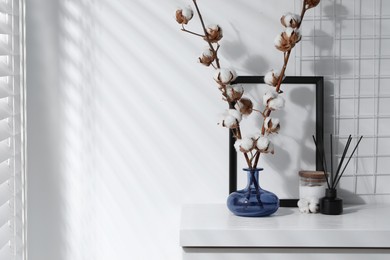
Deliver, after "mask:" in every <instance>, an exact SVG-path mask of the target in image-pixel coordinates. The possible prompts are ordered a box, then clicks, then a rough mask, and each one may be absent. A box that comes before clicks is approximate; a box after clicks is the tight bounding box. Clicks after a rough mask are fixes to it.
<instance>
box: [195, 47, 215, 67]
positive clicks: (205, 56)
mask: <svg viewBox="0 0 390 260" xmlns="http://www.w3.org/2000/svg"><path fill="white" fill-rule="evenodd" d="M214 60H215V53H214V52H213V51H212V50H210V48H207V49H205V50H204V51H203V53H202V55H201V56H200V57H199V62H200V63H202V64H203V65H205V66H210V64H211V63H212V62H213V61H214Z"/></svg>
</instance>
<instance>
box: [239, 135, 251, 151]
mask: <svg viewBox="0 0 390 260" xmlns="http://www.w3.org/2000/svg"><path fill="white" fill-rule="evenodd" d="M253 148H254V140H253V139H252V138H250V137H245V138H243V139H241V144H240V151H241V152H243V153H247V152H250V151H251V150H252V149H253Z"/></svg>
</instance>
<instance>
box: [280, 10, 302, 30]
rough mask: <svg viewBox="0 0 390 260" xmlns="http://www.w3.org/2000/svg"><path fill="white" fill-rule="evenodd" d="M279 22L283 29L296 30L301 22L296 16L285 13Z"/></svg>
mask: <svg viewBox="0 0 390 260" xmlns="http://www.w3.org/2000/svg"><path fill="white" fill-rule="evenodd" d="M280 22H281V23H282V25H283V26H284V27H291V28H297V27H298V25H299V23H300V22H301V17H300V16H299V15H297V14H292V13H286V14H284V15H283V16H282V17H281V18H280Z"/></svg>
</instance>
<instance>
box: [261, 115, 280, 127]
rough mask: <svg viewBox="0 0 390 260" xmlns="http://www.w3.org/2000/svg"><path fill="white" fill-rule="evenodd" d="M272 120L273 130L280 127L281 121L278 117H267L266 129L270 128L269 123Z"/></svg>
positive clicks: (265, 121)
mask: <svg viewBox="0 0 390 260" xmlns="http://www.w3.org/2000/svg"><path fill="white" fill-rule="evenodd" d="M270 121H271V124H272V126H271V130H274V129H276V128H277V127H278V125H279V123H280V121H279V119H278V118H272V117H267V118H266V119H265V120H264V127H265V129H267V130H268V129H269V124H270Z"/></svg>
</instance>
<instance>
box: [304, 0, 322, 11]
mask: <svg viewBox="0 0 390 260" xmlns="http://www.w3.org/2000/svg"><path fill="white" fill-rule="evenodd" d="M319 3H320V0H305V8H306V9H310V8H313V7H316V6H317V5H318V4H319Z"/></svg>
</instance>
